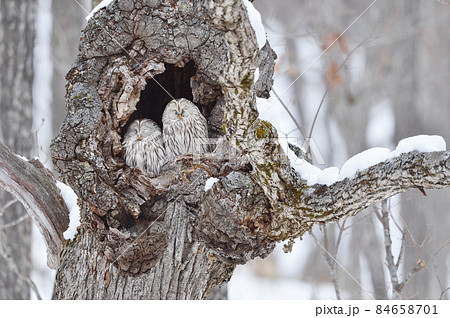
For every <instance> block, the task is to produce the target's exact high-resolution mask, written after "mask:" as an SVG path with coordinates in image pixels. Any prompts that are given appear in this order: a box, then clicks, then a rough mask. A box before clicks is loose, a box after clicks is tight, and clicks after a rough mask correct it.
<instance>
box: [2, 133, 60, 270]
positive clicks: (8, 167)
mask: <svg viewBox="0 0 450 318" xmlns="http://www.w3.org/2000/svg"><path fill="white" fill-rule="evenodd" d="M0 186H1V187H2V188H4V189H5V190H6V191H7V192H9V193H11V194H12V195H14V196H15V197H16V198H17V199H18V200H19V201H20V202H21V203H22V204H23V206H24V207H25V209H26V210H27V211H28V213H29V215H30V216H31V217H32V218H33V220H34V222H35V223H36V225H37V226H38V228H39V230H40V232H41V234H42V235H43V236H44V239H45V244H46V245H47V265H48V266H49V267H50V268H56V267H57V265H58V260H59V253H60V251H61V249H62V247H63V245H64V237H63V233H64V231H65V230H66V229H67V227H68V225H69V212H68V210H67V206H66V204H65V202H64V199H63V198H62V197H61V194H60V190H59V189H58V187H57V186H56V181H55V178H54V177H53V175H52V174H51V173H50V172H49V171H48V170H47V169H46V168H45V167H44V166H43V165H42V164H41V163H40V162H39V161H38V160H30V161H25V160H23V159H21V158H19V157H18V156H16V155H15V154H14V153H12V152H11V151H10V150H9V149H8V147H6V146H5V145H4V144H3V143H2V142H1V141H0Z"/></svg>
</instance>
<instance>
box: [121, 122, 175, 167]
mask: <svg viewBox="0 0 450 318" xmlns="http://www.w3.org/2000/svg"><path fill="white" fill-rule="evenodd" d="M122 146H123V149H124V153H125V163H126V164H127V166H129V167H131V168H135V167H139V168H141V169H143V170H146V171H148V172H152V173H154V174H158V173H159V170H160V168H161V166H162V165H163V164H164V163H165V162H166V160H167V159H166V151H165V149H164V143H163V138H162V134H161V129H160V128H159V127H158V125H157V124H156V123H155V122H154V121H153V120H151V119H137V120H135V121H133V122H132V123H131V125H130V126H129V127H128V129H127V132H126V133H125V136H124V137H123V142H122Z"/></svg>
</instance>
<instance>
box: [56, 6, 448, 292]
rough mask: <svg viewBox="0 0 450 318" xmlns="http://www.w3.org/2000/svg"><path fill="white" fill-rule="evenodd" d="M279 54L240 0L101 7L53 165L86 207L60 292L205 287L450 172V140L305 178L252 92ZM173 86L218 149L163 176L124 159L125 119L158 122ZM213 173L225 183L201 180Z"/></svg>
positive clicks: (441, 182)
mask: <svg viewBox="0 0 450 318" xmlns="http://www.w3.org/2000/svg"><path fill="white" fill-rule="evenodd" d="M274 59H275V57H274V54H273V53H272V51H271V49H270V46H269V45H268V44H266V46H265V47H264V48H262V50H261V51H259V50H258V46H257V42H256V36H255V33H254V31H253V29H252V27H251V25H250V22H249V20H248V16H247V13H246V10H245V7H244V5H243V3H242V2H241V0H231V1H230V0H226V1H225V0H221V1H209V0H205V1H188V0H182V1H177V2H172V1H157V0H134V1H132V0H122V1H119V2H113V3H112V4H111V5H109V6H108V7H107V8H104V9H101V10H100V11H98V12H97V13H96V14H95V15H94V17H93V18H92V19H91V20H90V21H89V23H88V25H87V27H86V29H85V30H84V33H83V37H82V41H81V44H80V54H79V56H78V58H77V61H76V62H75V64H74V66H73V68H72V69H71V70H70V71H69V73H68V75H67V91H66V104H67V111H68V112H67V117H66V119H65V121H64V123H63V125H62V127H61V130H60V133H59V134H58V136H57V137H55V139H54V140H53V142H52V157H53V162H54V166H55V167H56V168H57V169H58V171H59V173H60V176H61V178H62V180H63V181H64V182H66V183H67V184H70V185H71V186H72V188H73V189H74V190H75V192H76V193H77V194H78V196H79V199H80V201H79V202H80V206H81V226H80V227H79V228H78V234H77V236H76V238H75V239H74V240H71V241H69V242H66V245H65V247H64V248H63V250H62V251H61V254H60V263H59V267H58V271H57V277H56V286H55V295H54V298H57V299H204V298H206V297H207V296H208V294H209V292H210V291H211V290H212V288H213V287H215V286H220V285H221V284H223V283H224V282H226V281H227V280H229V279H230V277H231V275H232V273H233V270H234V268H235V266H236V264H244V263H246V262H247V261H248V260H250V259H252V258H254V257H264V256H266V255H268V254H269V253H270V252H271V251H272V250H273V248H274V246H275V243H276V242H277V241H281V240H286V239H291V238H295V237H298V236H300V235H302V234H304V233H305V232H306V231H308V230H309V229H310V228H311V227H312V226H313V225H314V224H316V223H320V222H331V221H334V220H337V219H340V218H345V217H348V216H351V215H354V214H355V213H357V212H358V211H360V210H361V209H363V208H365V207H366V206H368V205H370V204H372V203H373V202H375V201H377V200H381V199H384V198H387V197H389V196H391V195H393V194H395V193H398V192H402V191H406V190H407V189H408V188H413V187H416V186H421V187H425V188H441V187H444V186H448V185H449V184H450V178H449V174H450V159H449V157H450V153H449V152H437V153H419V152H412V153H408V154H404V155H401V156H400V157H398V158H394V159H391V160H388V161H386V162H384V163H380V164H378V165H375V166H373V167H371V168H369V169H367V170H365V171H362V172H360V173H358V174H357V175H356V176H355V178H353V179H345V180H343V181H341V182H337V183H335V184H333V185H331V186H323V185H314V186H308V185H307V183H306V181H305V180H303V179H302V178H301V176H300V175H298V174H297V173H296V172H295V171H294V170H293V169H292V168H291V167H290V164H289V159H288V158H287V157H286V156H285V154H284V153H283V151H282V149H281V147H280V145H279V144H278V140H277V138H276V131H275V129H274V128H273V127H272V126H271V125H270V123H268V122H265V121H261V120H259V119H258V112H257V110H256V106H255V99H256V96H263V97H264V96H267V94H268V92H269V91H270V87H271V84H272V83H271V78H272V71H273V66H274ZM257 67H259V70H260V72H259V73H260V75H259V79H258V81H257V82H256V83H255V84H253V82H254V72H255V69H256V68H257ZM160 86H163V87H164V89H162V88H161V87H160ZM179 97H186V98H188V99H191V100H193V101H194V102H195V103H196V104H197V105H198V106H199V108H200V109H201V111H202V112H203V113H204V115H205V116H206V117H207V119H208V124H209V129H210V136H211V137H219V141H218V142H217V147H216V149H215V150H214V152H212V153H207V154H203V155H200V156H198V158H194V159H195V160H193V158H192V157H191V156H183V157H180V158H177V160H175V162H173V163H168V164H166V165H165V166H164V167H163V169H162V173H161V175H160V176H157V177H155V176H153V175H149V174H148V173H145V172H143V171H141V170H140V169H130V168H129V167H127V166H126V165H125V163H124V160H123V151H122V147H121V138H122V136H123V132H124V130H125V129H126V127H127V125H128V123H129V122H130V121H131V120H133V119H136V118H143V117H148V118H152V119H154V120H155V121H156V122H157V123H159V124H161V114H162V111H163V108H164V106H165V105H166V103H167V102H168V101H169V100H171V99H172V98H179ZM211 176H213V177H216V178H218V180H219V181H217V182H216V183H215V184H214V185H213V186H212V188H211V189H209V190H206V191H205V182H206V180H207V179H209V178H210V177H211Z"/></svg>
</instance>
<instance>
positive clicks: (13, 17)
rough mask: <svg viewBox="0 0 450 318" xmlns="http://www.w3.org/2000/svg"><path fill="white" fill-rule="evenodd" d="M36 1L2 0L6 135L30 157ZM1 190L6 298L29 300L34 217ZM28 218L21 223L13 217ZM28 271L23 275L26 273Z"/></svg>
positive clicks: (0, 123)
mask: <svg viewBox="0 0 450 318" xmlns="http://www.w3.org/2000/svg"><path fill="white" fill-rule="evenodd" d="M35 7H36V3H35V1H34V0H29V1H9V0H1V1H0V65H1V72H0V113H1V114H2V115H1V120H0V139H2V140H3V141H4V142H5V144H6V145H8V146H9V147H10V148H11V149H12V150H14V151H15V152H16V153H17V154H19V155H22V156H26V157H29V156H30V154H31V150H32V145H33V133H32V130H31V125H32V105H33V103H32V86H33V49H34V38H35V26H34V19H35ZM12 200H14V199H13V197H12V196H10V195H9V194H6V193H5V192H3V191H1V193H0V268H1V270H0V299H29V297H30V292H29V291H30V286H29V285H28V284H27V283H26V282H25V281H24V280H23V279H22V278H23V277H28V276H29V272H30V221H29V219H27V218H23V217H24V216H26V212H25V210H24V209H23V207H22V206H21V204H20V203H18V202H16V203H14V204H11V205H9V206H8V207H7V205H8V203H12V202H14V201H12ZM20 219H24V221H21V222H19V223H18V224H14V225H13V226H10V225H12V223H13V222H15V221H17V220H20ZM21 276H22V277H21Z"/></svg>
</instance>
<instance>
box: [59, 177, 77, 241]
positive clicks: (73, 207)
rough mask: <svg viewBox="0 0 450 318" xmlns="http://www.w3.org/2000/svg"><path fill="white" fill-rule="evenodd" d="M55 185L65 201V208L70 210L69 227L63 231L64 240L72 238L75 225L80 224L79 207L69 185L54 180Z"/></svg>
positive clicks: (75, 231) (75, 229)
mask: <svg viewBox="0 0 450 318" xmlns="http://www.w3.org/2000/svg"><path fill="white" fill-rule="evenodd" d="M56 186H57V187H58V188H59V190H61V196H62V197H63V199H64V202H66V206H67V209H68V210H69V212H70V215H69V218H70V223H69V228H68V229H67V230H66V231H65V232H64V238H65V239H66V240H69V239H72V238H74V237H75V234H77V227H78V226H79V225H80V207H79V206H78V202H77V201H78V197H77V195H76V194H75V192H74V191H73V190H72V188H71V187H69V186H68V185H66V184H64V183H62V182H60V181H56Z"/></svg>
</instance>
